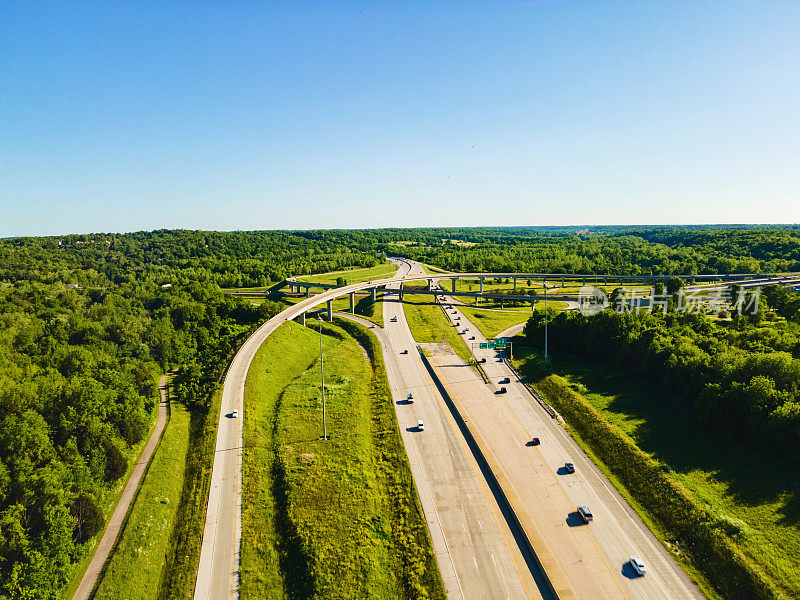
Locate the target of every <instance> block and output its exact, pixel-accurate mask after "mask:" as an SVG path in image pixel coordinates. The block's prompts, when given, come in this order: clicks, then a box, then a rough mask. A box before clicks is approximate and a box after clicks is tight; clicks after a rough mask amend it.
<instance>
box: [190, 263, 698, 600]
mask: <svg viewBox="0 0 800 600" xmlns="http://www.w3.org/2000/svg"><path fill="white" fill-rule="evenodd" d="M396 262H397V263H398V265H399V269H398V272H397V273H396V275H395V276H394V277H393V278H391V279H384V280H380V281H371V282H367V283H356V284H352V285H349V286H343V287H340V288H336V289H331V290H326V291H324V292H322V293H320V294H317V295H316V296H313V297H311V298H307V299H305V300H302V301H300V302H298V303H297V304H294V305H292V306H290V307H288V308H287V309H285V310H284V311H283V312H281V313H280V314H279V315H277V316H275V317H273V318H272V319H270V320H269V321H268V322H267V323H265V324H264V325H263V326H261V328H259V329H258V330H257V331H256V332H255V333H254V334H253V335H252V336H251V337H250V338H249V339H248V340H247V341H246V342H245V343H244V344H243V346H242V347H241V349H240V350H239V352H238V353H237V354H236V356H235V357H234V360H233V361H232V363H231V366H230V368H229V370H228V373H227V374H226V377H225V382H224V388H223V394H222V401H221V407H220V418H219V428H218V433H217V442H216V448H215V456H214V465H213V471H212V476H211V486H210V490H209V497H208V505H207V512H206V522H205V527H204V533H203V541H202V546H201V554H200V563H199V568H198V577H197V583H196V586H195V593H194V598H195V600H217V599H221V598H231V599H237V598H238V597H239V553H240V548H241V488H242V474H241V473H242V471H241V464H242V456H241V448H242V429H241V423H242V419H240V418H238V419H235V418H230V415H231V414H232V413H233V411H234V410H238V411H239V414H240V415H241V414H243V412H244V410H246V407H245V406H244V405H243V398H244V382H245V379H246V376H247V370H248V368H249V365H250V362H251V361H252V359H253V356H254V355H255V353H256V351H257V350H258V348H259V347H260V345H261V344H262V343H263V341H264V340H265V339H266V338H267V337H268V336H269V335H270V334H271V333H272V332H273V331H275V329H277V328H278V327H279V326H280V325H282V324H283V323H285V322H286V321H288V320H292V319H295V318H297V317H300V316H302V315H304V314H305V313H306V312H307V311H308V310H309V309H311V308H313V307H315V306H318V305H320V304H322V303H325V302H327V301H328V300H332V299H334V298H337V297H341V296H345V295H348V294H350V293H352V292H355V291H360V290H363V289H370V288H377V287H384V286H392V287H396V286H399V285H400V284H401V282H402V281H408V280H415V279H416V280H420V279H422V280H424V279H426V278H428V279H431V278H432V276H430V275H425V272H424V270H423V269H422V267H421V266H420V265H419V264H418V263H413V262H411V261H396ZM434 279H435V276H434ZM433 284H434V285H436V282H435V281H433ZM408 293H413V292H411V291H410V290H409V292H408ZM442 294H446V292H444V291H443V292H442ZM446 312H447V314H448V317H449V318H450V319H451V320H453V322H455V317H456V316H458V317H460V320H459V322H460V324H461V328H460V330H463V328H464V327H467V328H469V330H470V332H471V335H475V336H476V340H475V341H476V342H479V341H481V340H482V339H483V338H482V337H481V336H480V332H479V331H478V330H477V328H475V327H474V326H473V325H472V324H470V323H469V321H468V319H467V318H466V316H465V315H463V314H462V313H460V311H458V308H457V306H453V308H452V309H450V310H448V311H446ZM393 317H396V318H397V319H396V321H394V320H393ZM384 318H385V323H386V326H385V327H384V328H379V327H377V326H373V331H374V332H375V333H376V335H377V336H378V339H379V340H380V343H381V347H382V349H383V352H384V355H385V359H386V360H385V362H386V366H387V374H388V377H389V380H390V384H391V388H392V393H393V395H394V400H395V406H396V409H397V418H398V423H399V425H400V431H401V435H402V438H403V441H404V443H405V446H406V451H407V454H408V457H409V461H410V464H411V468H412V473H413V476H414V481H415V485H416V488H417V493H418V495H419V498H420V502H421V505H422V507H423V511H424V515H425V519H426V521H427V523H428V528H429V530H430V534H431V538H432V541H433V547H434V551H435V553H436V557H437V562H438V565H439V569H440V571H441V574H442V577H443V580H444V583H445V586H446V590H447V594H448V597H449V598H464V599H472V598H486V599H501V598H509V599H512V598H551V597H554V595H555V596H556V597H558V598H561V599H567V598H587V599H595V598H604V599H605V598H608V599H611V598H623V599H631V600H632V599H639V598H647V599H655V598H659V599H670V598H676V599H677V598H702V595H701V594H700V593H699V591H698V590H697V589H696V588H695V587H694V586H693V585H692V584H691V582H690V581H689V579H688V578H687V577H686V576H685V574H684V573H683V572H682V570H681V569H680V567H679V566H678V565H677V563H676V562H675V561H674V559H673V558H672V557H671V556H670V555H669V554H668V553H667V552H666V550H665V549H664V548H663V547H662V546H661V544H660V543H659V542H658V541H657V540H656V539H655V538H654V537H653V535H652V534H651V533H650V532H649V530H648V529H647V528H646V526H645V525H644V524H643V523H642V522H641V520H639V518H638V517H637V516H636V515H635V513H634V512H633V510H632V509H631V508H630V507H629V506H628V505H627V503H626V502H625V501H624V500H623V499H622V498H621V497H620V496H619V495H618V494H617V493H616V491H615V490H614V489H613V487H612V486H611V484H610V483H609V482H608V481H607V480H606V478H605V477H604V476H603V475H602V474H601V473H600V472H599V471H598V470H597V469H596V468H595V467H594V465H593V464H591V462H590V461H589V460H588V459H587V458H586V457H585V455H584V454H583V453H582V452H581V451H580V449H579V448H578V447H577V446H576V445H575V444H574V442H573V441H572V439H571V438H570V437H569V436H568V435H567V434H566V433H565V432H564V430H563V428H562V427H561V426H560V425H559V424H558V422H557V421H555V420H554V419H552V418H551V417H550V416H549V415H548V413H547V412H546V411H545V410H544V409H543V408H542V407H541V406H540V405H539V403H537V402H536V400H535V399H534V397H533V395H532V394H531V392H530V391H529V390H528V389H527V388H526V387H525V386H524V385H523V384H522V383H521V382H519V381H518V380H517V378H516V377H515V374H514V373H513V371H512V370H511V368H510V367H509V366H508V365H507V364H506V363H505V362H497V360H496V358H495V357H494V354H493V352H494V351H486V350H483V351H482V350H476V351H475V356H476V357H477V358H486V359H487V360H486V363H485V364H484V368H485V371H486V373H487V375H488V376H489V379H490V383H488V384H487V383H485V382H484V381H483V379H482V378H480V377H479V376H478V374H477V372H476V371H475V370H474V369H473V368H472V367H469V366H467V365H466V364H465V363H464V362H463V360H461V359H460V358H458V357H457V356H456V355H455V354H452V353H447V352H438V353H437V352H434V355H433V356H431V357H430V361H429V362H430V365H431V368H432V371H433V372H434V373H435V375H436V377H437V378H438V379H439V381H440V385H441V388H440V387H438V386H437V384H436V382H435V381H434V379H433V377H432V376H431V373H430V371H429V370H428V369H427V368H426V366H425V365H424V363H423V357H422V356H421V354H420V353H419V352H417V350H416V343H415V342H414V340H413V338H412V336H411V332H410V330H409V328H408V324H407V322H406V319H405V315H404V312H403V305H402V302H400V301H399V299H396V300H387V301H385V303H384ZM370 325H372V324H371V323H370ZM404 350H408V351H409V352H408V354H404V353H402V352H403V351H404ZM506 377H508V378H509V379H510V383H508V384H505V387H506V389H507V393H505V394H497V393H495V392H497V391H498V390H499V387H498V384H497V382H498V381H499V380H500V379H503V378H506ZM442 391H444V393H442ZM409 393H412V394H413V396H414V402H413V403H408V402H407V400H406V398H407V395H408V394H409ZM420 419H421V420H423V422H424V424H425V427H424V431H418V428H417V427H416V424H417V421H418V420H420ZM465 426H466V428H467V431H465V430H464V427H465ZM534 435H535V436H537V437H539V439H540V440H541V444H540V445H538V446H529V445H527V444H528V442H529V441H530V440H531V438H532V437H533V436H534ZM476 446H477V448H476ZM566 462H572V463H574V464H575V466H576V468H577V470H576V472H575V473H573V474H566V473H565V472H564V471H563V467H564V463H566ZM487 465H488V469H489V470H490V471H489V472H487ZM498 488H499V489H498ZM580 504H586V505H589V506H590V507H591V508H592V512H593V513H594V515H595V518H594V520H593V521H592V522H591V523H589V524H583V523H582V522H580V520H579V519H578V516H577V514H576V513H575V509H576V506H578V505H580ZM531 550H532V551H531ZM631 555H638V556H639V557H641V558H642V559H643V560H644V562H645V564H646V565H647V567H648V572H647V575H645V576H644V577H635V576H634V573H633V572H632V570H631V569H630V566H629V565H628V564H627V561H628V559H629V558H630V556H631ZM538 565H541V566H543V567H544V570H543V572H544V574H543V573H542V572H541V571H540V569H539V568H538ZM553 592H555V594H554V593H553Z"/></svg>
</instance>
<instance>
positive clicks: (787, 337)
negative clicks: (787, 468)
mask: <svg viewBox="0 0 800 600" xmlns="http://www.w3.org/2000/svg"><path fill="white" fill-rule="evenodd" d="M772 293H774V292H771V293H768V294H767V295H768V296H769V295H771V294H772ZM795 295H797V294H795ZM548 328H549V338H548V339H549V344H550V346H551V347H553V348H554V349H558V350H562V351H568V352H574V353H578V354H581V355H583V356H586V357H589V358H590V359H591V360H593V361H599V362H605V361H608V362H613V363H615V364H617V365H619V366H620V367H622V368H624V369H625V370H626V371H629V372H631V373H635V374H638V375H640V376H643V377H645V378H646V379H647V380H648V381H651V382H652V383H653V384H655V385H659V386H661V388H662V389H663V390H664V391H665V396H664V397H665V399H666V398H669V399H673V400H675V401H678V402H681V403H682V404H683V405H684V406H688V407H689V408H690V409H691V411H692V413H693V414H694V415H695V417H696V419H698V421H699V422H700V423H702V424H704V425H707V426H708V427H710V428H711V429H712V430H719V431H722V432H724V434H725V435H727V436H729V437H731V438H732V439H734V440H737V441H742V440H743V441H745V442H746V443H749V444H751V445H754V446H761V447H763V448H765V449H768V450H770V451H774V452H776V453H780V454H781V455H783V456H787V457H790V458H793V459H794V460H797V461H798V462H800V326H799V325H797V324H795V323H792V322H787V321H785V320H782V319H767V320H766V321H761V322H759V323H757V324H754V323H753V322H752V319H750V318H746V317H743V316H739V315H735V318H734V319H733V320H731V321H727V322H726V321H715V320H712V319H710V318H708V317H706V316H705V315H701V314H682V313H675V312H671V313H667V314H662V313H660V312H653V313H648V312H640V313H631V312H625V313H621V312H615V311H610V310H606V311H603V312H601V313H599V314H597V315H594V316H584V315H581V314H580V313H578V312H563V313H561V314H559V315H557V316H556V317H555V318H554V319H552V320H551V321H550V322H549V323H548ZM526 336H527V339H528V342H529V343H531V344H535V345H537V346H538V347H540V346H541V344H542V343H543V338H544V315H543V313H537V314H536V315H534V316H532V317H531V319H530V320H529V321H528V325H527V327H526ZM719 423H723V424H724V427H721V428H720V427H717V426H716V425H717V424H719Z"/></svg>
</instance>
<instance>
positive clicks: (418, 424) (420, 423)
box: [417, 419, 425, 431]
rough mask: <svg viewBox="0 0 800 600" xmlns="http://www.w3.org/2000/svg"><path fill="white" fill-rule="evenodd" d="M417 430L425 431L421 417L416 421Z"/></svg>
mask: <svg viewBox="0 0 800 600" xmlns="http://www.w3.org/2000/svg"><path fill="white" fill-rule="evenodd" d="M417 431H425V424H424V423H423V422H422V419H420V420H418V421H417Z"/></svg>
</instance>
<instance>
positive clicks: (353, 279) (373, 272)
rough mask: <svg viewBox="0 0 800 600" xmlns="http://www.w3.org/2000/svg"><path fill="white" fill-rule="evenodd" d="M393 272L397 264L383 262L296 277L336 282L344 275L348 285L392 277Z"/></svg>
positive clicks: (395, 271)
mask: <svg viewBox="0 0 800 600" xmlns="http://www.w3.org/2000/svg"><path fill="white" fill-rule="evenodd" d="M395 273H397V265H394V264H392V263H385V264H382V265H377V266H375V267H368V268H364V269H346V270H344V271H331V272H329V273H319V274H317V275H308V276H305V275H301V276H298V277H297V278H298V279H299V280H300V281H309V282H313V283H336V279H337V278H338V277H344V278H345V279H346V280H347V284H348V285H350V284H353V283H363V282H365V281H373V280H376V279H389V278H390V277H394V275H395Z"/></svg>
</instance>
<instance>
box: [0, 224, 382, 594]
mask: <svg viewBox="0 0 800 600" xmlns="http://www.w3.org/2000/svg"><path fill="white" fill-rule="evenodd" d="M376 261H377V259H376V257H375V256H374V255H367V254H366V253H364V252H361V251H359V250H355V249H354V250H350V249H348V248H347V247H342V246H340V245H339V244H337V243H336V242H325V241H315V240H308V239H306V238H303V237H299V236H293V235H291V234H286V233H258V232H257V233H249V234H237V233H227V234H226V233H213V232H184V231H177V232H165V231H159V232H153V233H135V234H126V235H116V234H114V235H108V234H97V235H84V236H64V237H60V238H18V239H12V240H3V241H0V422H2V429H0V595H2V596H4V597H8V598H31V599H34V598H35V599H37V600H38V599H47V598H56V597H57V594H58V591H59V589H60V588H61V587H62V586H63V585H64V584H65V582H66V581H67V579H68V577H69V576H70V573H71V565H72V563H74V562H75V561H76V560H77V559H79V558H80V557H81V556H82V554H83V553H84V551H85V550H84V549H85V542H86V541H87V540H88V539H90V538H91V537H92V536H93V535H95V534H96V533H97V532H98V531H99V530H100V529H101V528H102V527H103V520H102V514H101V508H100V506H101V504H102V502H101V500H102V498H103V497H104V496H105V495H106V494H107V493H108V490H109V489H110V488H111V487H112V486H113V485H114V484H115V482H117V481H118V480H119V479H120V478H121V477H123V476H124V475H125V473H126V472H127V469H128V458H127V456H129V455H130V452H129V451H128V450H129V449H130V448H131V447H132V446H134V445H136V444H137V443H138V442H140V441H142V439H143V438H144V437H145V436H146V435H147V433H148V431H149V428H150V426H151V423H152V421H153V409H154V407H155V405H156V402H157V396H156V386H155V379H156V376H157V374H159V373H163V372H166V371H168V370H171V369H174V368H177V375H176V377H175V379H174V386H175V391H176V395H177V397H178V398H180V399H181V400H182V401H183V402H186V403H187V405H189V406H190V407H192V409H193V410H198V411H203V410H205V404H206V402H207V400H208V398H209V393H210V391H211V389H212V388H213V387H214V385H215V384H216V382H217V380H218V379H219V378H220V376H221V374H222V372H223V370H224V367H225V361H226V359H227V357H228V355H229V353H230V352H231V350H232V349H233V348H234V347H235V345H236V343H237V340H238V338H240V337H241V336H242V334H244V333H246V332H247V331H248V330H250V329H251V328H252V327H253V326H254V325H255V324H257V323H259V322H261V321H263V320H264V319H266V318H268V317H269V316H271V315H273V314H275V313H276V312H277V311H278V310H280V307H279V305H278V304H277V303H273V302H267V303H265V304H262V305H261V306H258V307H256V306H253V305H252V304H251V303H249V302H246V301H243V300H239V299H235V298H231V297H230V296H226V295H223V294H222V293H221V292H220V290H219V285H243V284H244V285H264V284H267V283H269V282H271V281H275V280H276V279H280V278H283V277H285V276H286V274H288V273H307V272H319V271H328V270H332V269H339V268H343V267H346V266H350V265H354V264H355V265H363V266H370V265H372V264H374V263H375V262H376Z"/></svg>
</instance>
